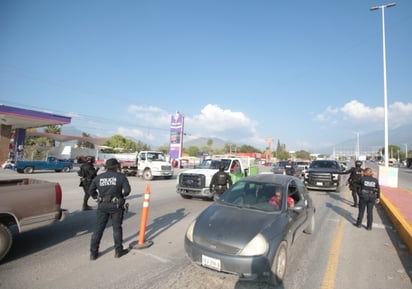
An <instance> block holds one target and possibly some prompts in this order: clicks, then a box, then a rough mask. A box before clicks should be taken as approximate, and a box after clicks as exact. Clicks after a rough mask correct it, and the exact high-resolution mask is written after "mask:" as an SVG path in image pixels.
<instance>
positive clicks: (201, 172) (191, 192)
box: [176, 157, 259, 200]
mask: <svg viewBox="0 0 412 289" xmlns="http://www.w3.org/2000/svg"><path fill="white" fill-rule="evenodd" d="M220 165H223V166H224V167H225V172H227V173H229V174H230V177H231V179H232V182H233V183H236V182H237V181H238V180H239V179H241V178H243V177H246V176H249V175H255V174H258V173H259V168H258V167H257V166H253V165H251V164H250V159H249V158H247V159H244V158H235V157H223V158H216V159H205V160H204V161H203V162H202V163H201V164H200V165H199V166H197V167H196V168H194V169H191V170H186V171H183V172H181V173H180V174H179V175H178V176H177V178H176V181H177V185H176V190H177V193H178V194H180V195H181V196H182V198H184V199H191V198H192V197H199V198H203V199H209V200H213V192H211V191H210V189H209V185H210V182H211V180H212V177H213V175H214V174H215V173H216V172H217V171H218V170H219V166H220Z"/></svg>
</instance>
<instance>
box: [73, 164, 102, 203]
mask: <svg viewBox="0 0 412 289" xmlns="http://www.w3.org/2000/svg"><path fill="white" fill-rule="evenodd" d="M93 163H94V160H93V158H92V157H90V156H89V157H87V158H86V163H84V164H82V165H81V166H80V170H79V172H78V173H77V174H78V175H79V177H80V185H79V186H80V187H83V192H84V196H83V206H82V210H83V211H87V210H91V209H92V207H90V206H89V205H88V204H87V202H88V201H89V199H90V195H89V193H88V191H89V187H90V184H91V183H92V180H93V179H94V178H95V177H96V176H97V171H98V170H99V169H96V168H95V167H94V165H93Z"/></svg>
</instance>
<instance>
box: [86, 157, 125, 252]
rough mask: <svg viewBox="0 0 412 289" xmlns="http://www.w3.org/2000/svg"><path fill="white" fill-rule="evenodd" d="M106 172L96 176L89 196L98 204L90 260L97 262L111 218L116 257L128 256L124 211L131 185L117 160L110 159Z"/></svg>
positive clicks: (107, 162)
mask: <svg viewBox="0 0 412 289" xmlns="http://www.w3.org/2000/svg"><path fill="white" fill-rule="evenodd" d="M105 167H106V172H104V173H102V174H100V175H98V176H96V177H95V178H94V179H93V181H92V183H91V185H90V188H89V194H90V195H91V196H92V198H93V199H96V200H97V202H98V206H97V212H96V214H97V221H96V228H95V231H94V232H93V235H92V239H91V241H90V260H96V259H97V257H98V255H99V245H100V240H101V238H102V236H103V232H104V229H105V227H106V224H107V222H108V220H109V218H110V219H111V221H112V226H113V239H114V248H115V257H116V258H120V257H121V256H123V255H125V254H127V252H128V250H127V249H123V229H122V223H123V210H124V204H125V197H127V196H128V195H129V194H130V190H131V189H130V184H129V181H128V179H127V177H126V176H125V175H124V174H122V173H120V172H119V169H120V163H119V162H118V161H117V160H116V159H108V160H107V161H106V164H105Z"/></svg>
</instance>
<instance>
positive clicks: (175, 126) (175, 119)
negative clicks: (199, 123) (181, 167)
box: [169, 112, 184, 159]
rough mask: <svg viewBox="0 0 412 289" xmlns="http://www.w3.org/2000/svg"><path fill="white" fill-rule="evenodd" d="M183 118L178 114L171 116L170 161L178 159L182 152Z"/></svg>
mask: <svg viewBox="0 0 412 289" xmlns="http://www.w3.org/2000/svg"><path fill="white" fill-rule="evenodd" d="M183 128H184V116H183V115H182V114H180V113H179V112H176V114H174V115H172V117H171V121H170V149H169V155H170V158H171V159H179V158H180V157H181V156H182V150H183Z"/></svg>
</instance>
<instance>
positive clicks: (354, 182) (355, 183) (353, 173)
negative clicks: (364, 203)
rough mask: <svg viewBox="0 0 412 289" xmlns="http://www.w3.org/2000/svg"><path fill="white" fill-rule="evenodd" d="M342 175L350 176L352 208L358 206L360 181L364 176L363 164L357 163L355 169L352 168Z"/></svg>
mask: <svg viewBox="0 0 412 289" xmlns="http://www.w3.org/2000/svg"><path fill="white" fill-rule="evenodd" d="M341 174H350V175H349V179H348V183H349V189H350V190H351V191H352V198H353V205H352V207H355V208H356V207H357V206H358V195H359V189H360V187H359V180H360V178H361V176H362V162H361V161H359V160H357V161H355V167H351V168H350V169H349V170H347V171H344V172H342V173H341Z"/></svg>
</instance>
